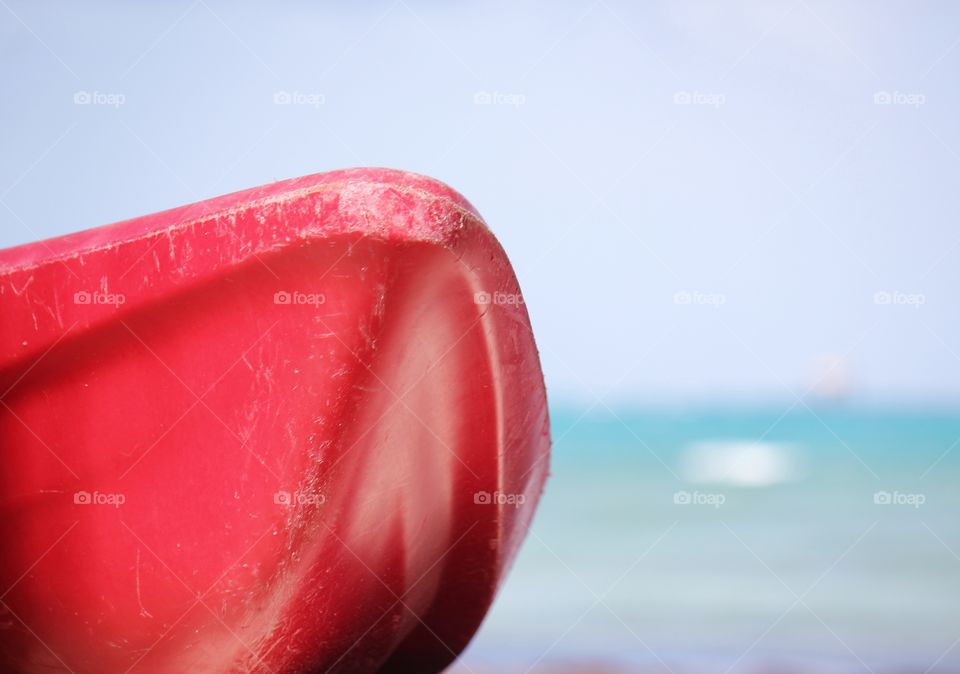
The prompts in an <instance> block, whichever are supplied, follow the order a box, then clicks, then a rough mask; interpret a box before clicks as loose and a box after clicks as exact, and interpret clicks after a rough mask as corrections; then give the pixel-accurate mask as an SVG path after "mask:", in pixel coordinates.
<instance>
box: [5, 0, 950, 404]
mask: <svg viewBox="0 0 960 674" xmlns="http://www.w3.org/2000/svg"><path fill="white" fill-rule="evenodd" d="M353 4H354V6H350V7H347V6H345V5H346V3H336V4H334V3H326V4H323V3H306V2H303V3H297V2H288V3H260V4H253V3H243V2H220V1H217V0H195V1H191V0H187V1H181V2H165V3H141V4H139V5H137V6H133V5H132V4H128V3H120V2H90V3H83V4H82V5H81V4H80V3H70V2H44V3H35V2H25V1H19V0H18V1H14V0H0V83H2V90H3V94H2V96H0V122H2V124H3V129H4V131H3V133H2V134H0V247H6V246H12V245H17V244H21V243H26V242H29V241H32V240H37V239H40V238H47V237H51V236H57V235H62V234H66V233H69V232H73V231H78V230H81V229H86V228H89V227H95V226H98V225H102V224H107V223H110V222H114V221H117V220H121V219H125V218H129V217H134V216H138V215H144V214H147V213H152V212H155V211H158V210H162V209H166V208H170V207H174V206H178V205H181V204H184V203H189V202H192V201H196V200H199V199H204V198H207V197H211V196H215V195H218V194H223V193H227V192H232V191H236V190H239V189H244V188H247V187H252V186H255V185H259V184H263V183H266V182H270V181H273V180H276V179H280V178H287V177H294V176H299V175H304V174H309V173H317V172H322V171H327V170H333V169H337V168H344V167H349V166H389V167H395V168H402V169H406V170H410V171H416V172H420V173H424V174H427V175H430V176H433V177H435V178H438V179H440V180H442V181H444V182H447V183H448V184H450V185H451V186H453V187H454V188H456V189H457V190H459V191H460V192H462V193H463V194H464V195H465V196H466V197H467V198H468V199H470V200H471V201H472V203H473V204H474V205H475V206H476V207H477V208H478V209H479V211H480V212H481V213H482V214H483V216H484V218H485V219H486V221H487V222H488V224H489V226H490V227H491V229H492V230H493V231H494V233H495V234H496V235H497V237H498V238H499V239H500V241H501V243H502V244H503V246H504V248H505V249H506V251H507V253H508V255H509V256H510V258H511V260H512V262H513V264H514V267H515V270H516V273H517V276H518V278H519V281H520V285H521V288H522V290H523V296H524V299H525V302H526V304H527V307H528V310H529V312H530V316H531V320H532V323H533V327H534V331H535V334H536V337H537V341H538V345H539V347H540V349H541V356H542V362H543V367H544V372H545V377H546V382H547V387H548V392H549V395H550V397H551V399H552V400H553V402H554V403H558V404H562V403H571V404H581V405H593V406H598V407H600V406H604V405H609V406H614V405H623V404H635V403H638V402H642V403H663V402H673V401H701V400H703V401H713V402H716V401H722V402H729V401H741V400H743V401H752V402H756V401H760V402H763V401H769V400H786V401H795V400H798V399H801V400H811V401H817V400H831V401H833V400H844V401H853V402H867V403H883V404H887V403H891V402H892V403H896V404H917V403H920V404H927V403H934V404H937V405H948V406H955V405H957V404H958V403H960V319H958V312H957V311H956V307H957V304H958V299H957V297H956V292H957V289H958V288H960V283H958V281H960V275H958V262H960V227H958V223H960V218H958V215H960V189H957V186H958V180H960V114H958V113H960V93H958V87H957V83H958V81H960V79H958V73H960V5H958V4H957V3H950V2H939V3H938V2H933V3H930V2H911V3H906V2H843V3H837V2H815V1H813V0H788V1H786V2H780V1H778V0H774V1H771V2H744V1H738V0H734V1H731V2H727V3H715V2H709V1H702V2H701V1H699V0H689V1H686V2H666V1H664V2H644V3H629V2H622V3H621V2H616V1H615V0H593V1H584V2H519V3H517V2H484V3H458V4H456V5H454V3H449V4H448V3H439V2H417V1H415V0H395V1H390V0H388V1H387V2H366V3H353Z"/></svg>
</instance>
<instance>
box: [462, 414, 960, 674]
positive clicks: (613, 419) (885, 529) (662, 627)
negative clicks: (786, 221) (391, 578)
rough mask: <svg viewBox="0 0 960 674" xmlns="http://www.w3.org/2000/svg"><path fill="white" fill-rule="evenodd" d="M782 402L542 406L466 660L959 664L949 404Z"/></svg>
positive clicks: (792, 666)
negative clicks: (523, 487)
mask: <svg viewBox="0 0 960 674" xmlns="http://www.w3.org/2000/svg"><path fill="white" fill-rule="evenodd" d="M784 407H786V406H784ZM784 407H780V408H775V407H771V408H770V409H749V410H747V409H738V408H731V409H700V410H683V411H681V410H649V411H632V412H631V411H622V410H617V411H616V412H609V411H606V410H605V411H604V412H603V413H587V414H586V415H585V416H581V415H582V412H580V411H577V410H575V409H559V410H554V412H553V418H552V423H553V436H554V441H555V445H554V456H553V469H552V475H551V478H550V481H549V483H548V487H547V490H546V493H545V495H544V499H543V501H542V503H541V507H540V510H539V511H538V513H537V516H536V519H535V522H534V525H533V527H532V529H531V533H530V535H529V536H528V538H527V541H526V543H525V545H524V548H523V549H522V551H521V554H520V556H519V558H518V560H517V562H516V564H515V566H514V569H513V571H512V573H511V575H510V577H509V579H508V581H507V582H506V584H505V585H504V587H503V589H502V591H501V594H500V597H499V598H498V600H497V602H496V604H495V606H494V608H493V610H492V612H491V614H490V616H489V617H488V619H487V621H486V623H485V624H484V626H483V629H482V630H481V632H480V634H479V635H478V637H477V638H476V640H475V641H474V643H473V644H472V645H471V647H470V649H469V650H468V652H467V653H466V657H465V658H464V666H466V667H469V668H470V669H471V670H472V671H475V672H478V674H479V672H481V671H483V672H486V671H504V672H505V671H519V672H525V671H530V672H538V671H539V672H547V671H557V668H558V665H560V664H563V665H569V664H571V663H573V664H575V665H579V666H582V667H583V668H584V669H585V670H586V671H599V669H598V668H599V667H600V665H601V664H609V665H611V666H613V665H619V666H622V667H623V668H624V669H623V671H643V672H653V671H672V672H676V674H680V673H681V672H731V673H734V672H759V671H764V672H766V671H778V672H780V671H799V672H875V673H876V674H881V673H882V672H898V673H906V672H918V673H921V672H931V673H933V672H957V671H960V643H957V642H958V639H960V557H958V556H957V555H958V554H960V493H958V485H960V446H957V447H954V443H957V442H958V440H960V414H958V413H953V412H944V411H916V410H913V411H898V410H879V409H874V410H859V409H842V408H826V409H817V408H814V409H812V410H811V409H807V408H805V407H803V406H802V405H801V406H797V407H795V408H794V409H793V410H791V411H790V412H789V413H788V414H786V415H785V416H782V415H783V410H784ZM462 671H467V670H466V669H463V670H462ZM614 671H620V670H614Z"/></svg>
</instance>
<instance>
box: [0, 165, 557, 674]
mask: <svg viewBox="0 0 960 674" xmlns="http://www.w3.org/2000/svg"><path fill="white" fill-rule="evenodd" d="M51 198H56V195H55V194H51ZM0 315H2V321H0V453H2V461H3V470H2V473H0V475H2V482H3V483H2V489H0V527H2V529H0V536H2V541H0V546H2V550H3V553H2V555H0V593H2V594H0V670H2V671H4V672H47V673H49V672H61V671H64V672H78V673H79V672H96V673H109V672H175V673H177V674H182V673H184V672H278V673H285V672H327V671H333V672H376V671H383V672H436V671H440V670H442V669H443V668H444V667H445V666H447V665H448V664H449V663H450V662H452V661H453V659H454V658H455V657H456V656H457V655H458V654H459V653H460V652H461V651H462V650H463V648H464V647H465V646H466V644H467V642H468V641H469V640H470V638H471V636H472V635H473V633H474V632H475V631H476V630H477V628H478V626H479V625H480V622H481V620H482V619H483V617H484V614H485V613H486V611H487V609H488V608H489V606H490V603H491V601H492V599H493V597H494V594H495V592H496V590H497V587H498V586H499V584H500V583H501V582H502V580H503V578H504V574H505V573H506V571H507V569H508V567H509V565H510V563H511V560H512V559H513V558H514V556H515V555H516V552H517V549H518V547H519V546H520V543H521V541H522V539H523V537H524V534H525V533H526V530H527V527H528V526H529V523H530V520H531V518H532V516H533V512H534V509H535V507H536V503H537V501H538V499H539V496H540V493H541V490H542V488H543V484H544V481H545V479H546V475H547V470H548V455H549V445H550V440H549V433H548V423H547V407H546V396H545V392H544V386H543V378H542V375H541V372H540V366H539V362H538V357H537V351H536V347H535V345H534V341H533V337H532V334H531V331H530V323H529V319H528V317H527V312H526V309H525V307H524V305H523V300H522V297H521V295H520V291H519V289H518V287H517V282H516V279H515V278H514V275H513V272H512V270H511V268H510V264H509V262H508V261H507V258H506V256H505V255H504V252H503V250H502V249H501V247H500V246H499V244H498V243H497V241H496V240H495V239H494V237H493V235H492V234H491V233H490V232H489V230H488V229H487V228H486V226H485V225H484V223H483V220H482V219H481V218H480V216H479V215H478V214H477V212H476V210H474V208H473V207H472V206H471V205H470V204H469V203H468V202H467V201H466V200H465V199H464V198H463V197H462V196H460V195H459V194H457V193H456V192H454V191H453V190H451V189H450V188H448V187H446V186H444V185H442V184H440V183H438V182H436V181H433V180H430V179H428V178H424V177H422V176H417V175H413V174H409V173H403V172H399V171H391V170H383V169H357V170H347V171H335V172H332V173H325V174H320V175H313V176H307V177H304V178H297V179H293V180H286V181H282V182H278V183H274V184H271V185H267V186H264V187H258V188H255V189H251V190H246V191H244V192H238V193H236V194H231V195H227V196H223V197H218V198H215V199H211V200H208V201H205V202H202V203H198V204H193V205H190V206H185V207H182V208H177V209H173V210H170V211H165V212H163V213H158V214H155V215H149V216H145V217H142V218H137V219H134V220H128V221H125V222H121V223H118V224H114V225H110V226H106V227H101V228H98V229H93V230H89V231H85V232H80V233H78V234H72V235H69V236H64V237H61V238H57V239H52V240H48V241H42V242H39V243H33V244H30V245H26V246H20V247H17V248H12V249H7V250H4V251H0Z"/></svg>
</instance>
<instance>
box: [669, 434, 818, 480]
mask: <svg viewBox="0 0 960 674" xmlns="http://www.w3.org/2000/svg"><path fill="white" fill-rule="evenodd" d="M681 471H682V473H683V477H684V478H685V479H686V480H688V481H690V482H709V483H717V484H731V485H737V486H741V487H765V486H769V485H773V484H779V483H781V482H787V481H790V480H796V479H799V478H800V477H801V475H800V469H799V466H798V464H797V460H796V456H795V451H794V450H793V449H792V448H791V446H790V445H785V444H779V443H772V442H752V441H749V440H733V441H731V440H707V441H703V442H697V443H694V444H692V445H690V446H689V447H688V448H687V449H686V450H685V452H684V455H683V458H682V463H681Z"/></svg>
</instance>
